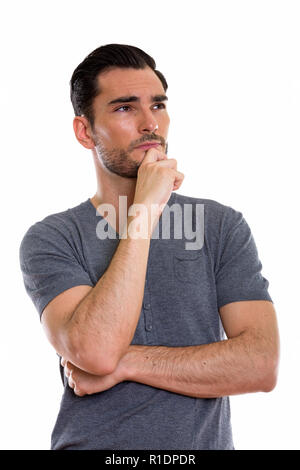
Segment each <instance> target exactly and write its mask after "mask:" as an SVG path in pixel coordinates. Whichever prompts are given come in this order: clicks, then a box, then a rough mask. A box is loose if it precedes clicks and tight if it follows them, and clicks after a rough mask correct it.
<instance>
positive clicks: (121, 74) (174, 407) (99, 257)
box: [20, 44, 279, 450]
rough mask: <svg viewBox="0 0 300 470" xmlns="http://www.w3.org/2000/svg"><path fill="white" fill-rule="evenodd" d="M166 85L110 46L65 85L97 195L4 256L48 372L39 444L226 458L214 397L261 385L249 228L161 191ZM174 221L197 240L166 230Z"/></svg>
mask: <svg viewBox="0 0 300 470" xmlns="http://www.w3.org/2000/svg"><path fill="white" fill-rule="evenodd" d="M166 90H167V82H166V80H165V78H164V76H163V75H162V74H161V72H159V71H157V70H156V64H155V62H154V60H153V59H152V58H151V57H150V56H148V55H147V54H146V53H145V52H143V51H141V50H140V49H138V48H135V47H133V46H127V45H119V44H110V45H106V46H102V47H100V48H98V49H96V50H95V51H93V52H92V53H91V54H90V55H89V56H88V57H86V58H85V59H84V61H83V62H82V63H81V64H80V65H79V66H78V67H77V68H76V70H75V71H74V73H73V76H72V79H71V100H72V103H73V107H74V112H75V118H74V132H75V135H76V138H77V139H78V141H79V142H80V143H81V144H82V145H83V146H84V147H85V148H87V149H90V150H91V151H92V154H93V159H94V164H95V169H96V175H97V191H96V193H95V195H94V196H93V197H92V198H91V199H88V200H87V201H85V202H83V203H81V204H79V205H78V206H76V207H73V208H71V209H68V210H66V211H64V212H61V213H58V214H52V215H50V216H48V217H46V218H45V219H44V220H42V221H40V222H37V223H36V224H34V225H33V226H32V227H30V228H29V230H28V231H27V233H26V234H25V236H24V239H23V241H22V244H21V248H20V260H21V268H22V272H23V276H24V283H25V287H26V290H27V292H28V294H29V295H30V296H31V298H32V300H33V302H34V304H35V306H36V308H37V310H38V312H39V314H40V316H41V322H42V324H43V327H44V329H45V332H46V335H47V337H48V339H49V341H50V342H51V344H52V345H53V346H54V348H55V350H56V352H57V354H58V355H59V356H60V358H61V372H63V371H64V374H63V373H62V378H63V381H64V393H63V397H62V402H61V406H60V411H59V415H58V418H57V421H56V424H55V427H54V430H53V433H52V444H51V448H52V449H190V450H194V449H234V445H233V439H232V433H231V424H230V407H229V398H228V397H229V395H234V394H241V393H249V392H257V391H265V392H268V391H270V390H272V389H273V388H274V386H275V383H276V376H277V367H278V356H279V352H278V350H279V339H278V331H277V323H276V314H275V310H274V306H273V302H272V299H271V297H270V295H269V293H268V284H269V283H268V281H267V280H266V279H265V278H264V277H262V275H261V268H262V265H261V263H260V261H259V258H258V253H257V249H256V245H255V242H254V239H253V237H252V234H251V231H250V228H249V226H248V225H247V223H246V221H245V219H244V218H243V216H242V214H241V213H240V212H238V211H236V210H234V209H233V208H231V207H228V206H225V205H223V204H221V203H219V202H216V201H212V200H207V199H197V198H191V197H186V196H183V195H179V194H178V193H175V192H173V191H176V190H177V189H179V187H180V185H181V183H182V181H183V174H182V173H181V172H180V171H178V170H177V162H176V160H174V159H172V158H167V135H168V127H169V116H168V112H167V106H166V101H167V96H166ZM120 196H122V198H121V197H120ZM124 201H125V205H124ZM175 206H176V208H177V209H178V208H179V210H177V212H176V211H175V210H174V217H173V218H172V217H170V226H169V227H170V236H169V237H163V236H161V231H164V227H163V223H162V222H163V216H164V215H165V214H166V213H167V212H168V210H169V209H171V208H172V207H175ZM110 208H113V209H114V210H115V214H113V211H111V210H110ZM124 208H125V216H124ZM187 208H190V211H189V212H187V214H188V215H187V216H186V217H185V215H186V212H185V211H186V209H187ZM199 208H200V209H201V208H203V209H204V211H203V215H204V217H203V219H201V210H199V211H198V209H199ZM127 211H128V212H127ZM180 211H181V212H180ZM122 214H123V215H122ZM150 215H151V216H150ZM188 219H190V220H188ZM200 219H201V220H203V221H204V224H203V223H202V224H201V223H200V225H199V221H200V222H201V220H200ZM182 220H184V222H187V221H190V222H192V225H193V227H194V228H195V227H196V230H195V231H194V232H193V233H195V234H196V238H197V235H199V233H200V232H201V231H203V240H202V243H201V242H200V243H198V245H196V246H192V247H191V245H189V244H188V243H190V244H191V242H190V241H189V242H187V240H190V237H189V236H188V235H187V232H186V231H185V232H184V233H182V236H181V237H179V236H178V234H177V235H176V236H174V235H175V232H176V231H177V229H178V227H179V226H180V222H182ZM99 224H100V225H99ZM104 226H105V230H106V235H107V236H105V233H104V232H105V230H104V228H103V227H104ZM154 234H155V236H154ZM198 241H199V240H198ZM63 368H64V369H63Z"/></svg>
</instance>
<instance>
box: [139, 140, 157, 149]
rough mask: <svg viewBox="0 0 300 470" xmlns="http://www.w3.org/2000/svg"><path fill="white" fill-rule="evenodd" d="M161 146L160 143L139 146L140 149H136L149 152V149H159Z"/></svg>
mask: <svg viewBox="0 0 300 470" xmlns="http://www.w3.org/2000/svg"><path fill="white" fill-rule="evenodd" d="M159 145H160V143H159V142H155V143H145V144H142V145H139V146H138V147H135V148H137V149H142V150H147V149H151V148H152V147H158V146H159Z"/></svg>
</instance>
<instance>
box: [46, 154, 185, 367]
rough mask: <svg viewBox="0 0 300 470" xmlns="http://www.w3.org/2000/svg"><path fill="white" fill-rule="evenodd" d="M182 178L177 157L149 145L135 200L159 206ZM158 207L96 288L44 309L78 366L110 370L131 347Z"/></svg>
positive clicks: (52, 336)
mask: <svg viewBox="0 0 300 470" xmlns="http://www.w3.org/2000/svg"><path fill="white" fill-rule="evenodd" d="M182 180H183V175H182V173H180V172H177V171H176V160H174V159H167V157H166V156H165V155H164V154H163V153H162V152H158V151H157V150H154V149H152V150H149V151H148V152H147V155H146V157H145V158H144V160H143V162H142V164H141V165H140V167H139V173H138V178H137V184H136V191H135V197H134V204H143V205H144V207H146V208H147V209H149V208H150V206H151V204H152V203H153V204H155V203H156V204H158V206H159V211H161V210H162V206H164V205H165V204H166V202H167V201H168V199H169V197H170V194H171V192H172V190H174V189H178V188H179V187H180V185H181V183H182ZM159 211H158V213H157V214H156V217H157V219H154V220H152V219H148V216H149V215H150V213H151V212H150V210H148V214H146V217H147V220H146V221H145V223H147V229H148V237H147V238H139V239H135V238H132V237H131V236H130V234H129V236H128V237H127V238H125V239H121V240H120V242H119V246H118V248H117V250H116V252H115V254H114V256H113V258H112V260H111V263H110V265H109V267H108V269H107V270H106V272H105V273H104V274H103V276H102V277H101V279H100V280H99V281H98V283H97V284H96V285H95V287H93V288H91V287H89V286H76V287H74V288H71V289H68V290H67V291H65V292H63V293H61V294H60V295H58V296H57V297H56V298H54V299H53V300H52V301H51V302H49V304H48V305H47V306H46V308H45V309H44V312H43V315H42V323H43V326H44V327H45V332H46V335H47V337H48V339H49V341H50V342H51V344H52V345H53V346H54V348H55V350H56V351H57V353H58V354H59V355H60V356H63V357H65V358H66V359H67V360H69V361H70V362H72V363H73V364H74V365H75V366H77V367H78V368H80V369H83V370H85V371H87V372H90V373H93V374H101V375H102V374H109V373H111V372H112V371H113V370H114V369H115V367H116V366H117V364H118V362H119V360H120V358H121V357H122V356H123V355H124V353H125V351H127V348H128V346H129V344H130V343H131V341H132V338H133V336H134V332H135V330H136V326H137V322H138V319H139V316H140V311H141V305H142V301H143V294H144V284H145V276H146V269H147V262H148V254H149V246H150V240H151V235H152V232H153V230H154V227H155V224H156V222H157V220H158V217H159V215H160V214H159ZM138 219H140V218H138ZM138 219H136V218H135V217H134V216H130V217H128V220H127V228H129V227H130V228H132V225H133V224H134V223H136V224H138V221H139V222H140V220H138ZM137 220H138V221H137ZM149 222H150V223H149ZM141 223H142V222H141ZM95 236H96V234H95Z"/></svg>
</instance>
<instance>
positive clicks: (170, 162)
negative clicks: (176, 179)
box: [158, 158, 177, 170]
mask: <svg viewBox="0 0 300 470" xmlns="http://www.w3.org/2000/svg"><path fill="white" fill-rule="evenodd" d="M158 165H159V166H161V167H166V168H173V169H174V170H177V160H176V159H175V158H167V159H166V160H162V161H160V162H159V163H158Z"/></svg>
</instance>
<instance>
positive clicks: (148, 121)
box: [139, 111, 158, 134]
mask: <svg viewBox="0 0 300 470" xmlns="http://www.w3.org/2000/svg"><path fill="white" fill-rule="evenodd" d="M157 128H158V124H157V120H156V119H155V117H154V116H153V114H152V112H151V111H144V112H142V113H141V118H140V121H139V132H140V133H142V134H143V133H145V132H154V131H155V130H156V129H157Z"/></svg>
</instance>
